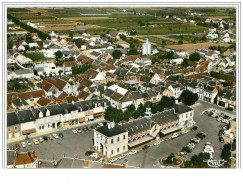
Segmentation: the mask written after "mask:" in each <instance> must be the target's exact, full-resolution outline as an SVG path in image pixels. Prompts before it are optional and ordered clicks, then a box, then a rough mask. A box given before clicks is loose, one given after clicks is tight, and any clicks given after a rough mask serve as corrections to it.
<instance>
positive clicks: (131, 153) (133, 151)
mask: <svg viewBox="0 0 243 195" xmlns="http://www.w3.org/2000/svg"><path fill="white" fill-rule="evenodd" d="M137 152H138V151H137V150H132V151H131V152H129V154H130V155H133V154H136V153H137Z"/></svg>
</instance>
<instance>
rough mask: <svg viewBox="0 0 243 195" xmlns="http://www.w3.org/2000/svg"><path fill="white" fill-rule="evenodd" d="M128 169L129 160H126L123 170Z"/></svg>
mask: <svg viewBox="0 0 243 195" xmlns="http://www.w3.org/2000/svg"><path fill="white" fill-rule="evenodd" d="M127 167H128V160H125V162H124V163H123V168H127Z"/></svg>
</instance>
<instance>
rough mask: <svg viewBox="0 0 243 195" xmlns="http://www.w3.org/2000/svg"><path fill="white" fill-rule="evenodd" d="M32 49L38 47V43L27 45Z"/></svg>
mask: <svg viewBox="0 0 243 195" xmlns="http://www.w3.org/2000/svg"><path fill="white" fill-rule="evenodd" d="M33 47H35V48H37V47H39V45H38V43H29V48H30V49H31V48H33Z"/></svg>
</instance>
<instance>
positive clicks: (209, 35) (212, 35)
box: [206, 33, 219, 40]
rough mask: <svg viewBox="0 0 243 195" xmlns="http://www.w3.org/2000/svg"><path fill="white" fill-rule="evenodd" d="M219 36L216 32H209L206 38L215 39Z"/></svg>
mask: <svg viewBox="0 0 243 195" xmlns="http://www.w3.org/2000/svg"><path fill="white" fill-rule="evenodd" d="M218 37H219V36H218V34H215V33H209V34H207V36H206V38H207V39H210V40H214V39H217V38H218Z"/></svg>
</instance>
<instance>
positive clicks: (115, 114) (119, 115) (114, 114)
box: [105, 96, 175, 123]
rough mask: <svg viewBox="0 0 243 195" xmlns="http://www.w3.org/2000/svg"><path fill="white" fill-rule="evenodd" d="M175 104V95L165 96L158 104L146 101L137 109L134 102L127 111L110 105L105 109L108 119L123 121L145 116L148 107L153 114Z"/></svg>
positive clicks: (117, 121)
mask: <svg viewBox="0 0 243 195" xmlns="http://www.w3.org/2000/svg"><path fill="white" fill-rule="evenodd" d="M174 104H175V98H174V97H167V96H163V97H162V98H161V100H160V101H159V102H158V103H157V104H153V103H151V102H146V103H145V104H144V105H143V104H140V105H139V106H138V108H137V109H136V108H135V106H134V105H133V104H132V105H130V106H128V107H127V110H126V111H124V112H123V111H122V110H119V109H117V108H113V107H111V106H109V107H108V108H107V109H106V111H105V119H106V120H108V121H114V122H116V123H119V122H122V121H129V120H130V118H133V119H137V118H138V117H140V116H144V113H145V111H146V108H148V107H150V108H151V112H152V113H153V114H155V113H157V112H161V111H163V110H164V109H165V108H169V107H171V106H173V105H174Z"/></svg>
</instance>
